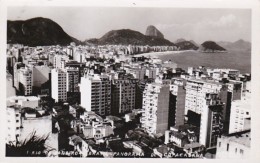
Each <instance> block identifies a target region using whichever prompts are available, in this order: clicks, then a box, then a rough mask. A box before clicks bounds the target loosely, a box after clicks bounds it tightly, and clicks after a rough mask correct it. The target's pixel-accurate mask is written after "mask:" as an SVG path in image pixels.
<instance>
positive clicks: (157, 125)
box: [141, 80, 170, 134]
mask: <svg viewBox="0 0 260 163" xmlns="http://www.w3.org/2000/svg"><path fill="white" fill-rule="evenodd" d="M169 85H170V81H168V80H167V81H164V82H163V83H151V84H146V86H145V90H144V93H143V108H142V117H141V125H142V128H144V129H145V130H146V131H147V132H148V133H149V134H158V133H161V134H164V132H165V131H166V130H167V129H168V116H169V91H170V86H169Z"/></svg>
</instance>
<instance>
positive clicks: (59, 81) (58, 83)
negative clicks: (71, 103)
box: [51, 69, 67, 102]
mask: <svg viewBox="0 0 260 163" xmlns="http://www.w3.org/2000/svg"><path fill="white" fill-rule="evenodd" d="M51 97H52V98H53V99H54V100H55V102H60V101H61V102H65V101H66V100H67V73H66V72H65V71H63V70H62V69H52V70H51Z"/></svg>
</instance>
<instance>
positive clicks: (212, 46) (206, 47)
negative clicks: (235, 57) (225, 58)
mask: <svg viewBox="0 0 260 163" xmlns="http://www.w3.org/2000/svg"><path fill="white" fill-rule="evenodd" d="M199 51H201V52H213V53H214V52H226V51H227V50H226V49H224V48H223V47H221V46H219V45H218V44H217V43H215V42H214V41H205V42H204V43H202V44H201V46H200V47H199Z"/></svg>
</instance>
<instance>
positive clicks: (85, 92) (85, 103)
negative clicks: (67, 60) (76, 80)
mask: <svg viewBox="0 0 260 163" xmlns="http://www.w3.org/2000/svg"><path fill="white" fill-rule="evenodd" d="M80 93H81V96H80V97H81V98H80V100H81V106H82V107H84V108H85V109H86V110H87V111H93V112H95V113H97V114H99V115H109V114H110V113H111V81H110V80H109V77H108V76H106V75H99V74H90V73H89V74H85V76H83V77H81V83H80Z"/></svg>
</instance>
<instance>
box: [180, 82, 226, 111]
mask: <svg viewBox="0 0 260 163" xmlns="http://www.w3.org/2000/svg"><path fill="white" fill-rule="evenodd" d="M221 88H222V83H218V82H214V81H205V80H200V79H189V80H187V84H186V99H185V114H186V115H187V112H188V110H191V111H193V112H195V113H197V114H201V112H202V110H203V107H204V105H203V104H204V103H205V101H206V100H205V97H206V93H219V92H220V89H221Z"/></svg>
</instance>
